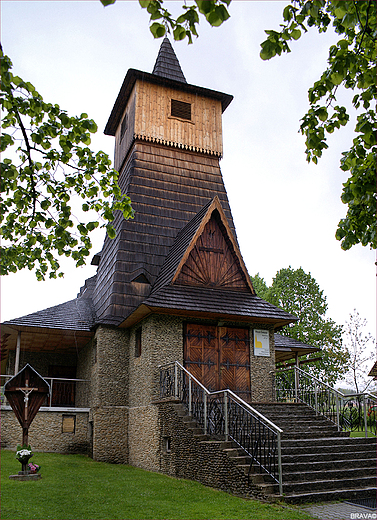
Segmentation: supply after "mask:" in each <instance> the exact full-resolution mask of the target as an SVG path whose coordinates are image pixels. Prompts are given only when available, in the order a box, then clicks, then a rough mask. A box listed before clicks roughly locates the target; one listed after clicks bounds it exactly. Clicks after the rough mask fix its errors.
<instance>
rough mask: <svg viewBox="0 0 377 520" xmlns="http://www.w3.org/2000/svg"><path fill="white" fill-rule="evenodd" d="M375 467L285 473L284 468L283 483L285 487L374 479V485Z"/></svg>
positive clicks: (284, 469)
mask: <svg viewBox="0 0 377 520" xmlns="http://www.w3.org/2000/svg"><path fill="white" fill-rule="evenodd" d="M375 470H376V468H375V466H373V467H372V466H369V467H363V468H359V467H354V468H343V469H339V468H336V469H327V470H326V469H319V470H312V469H311V468H310V470H309V471H294V472H291V471H286V468H283V482H285V484H286V485H290V484H293V483H295V482H299V483H300V484H301V483H306V482H311V483H313V482H317V481H326V482H327V481H328V480H331V481H343V480H345V479H347V480H350V479H352V480H353V481H356V480H357V479H360V478H362V479H364V478H372V479H373V478H374V483H376V476H375Z"/></svg>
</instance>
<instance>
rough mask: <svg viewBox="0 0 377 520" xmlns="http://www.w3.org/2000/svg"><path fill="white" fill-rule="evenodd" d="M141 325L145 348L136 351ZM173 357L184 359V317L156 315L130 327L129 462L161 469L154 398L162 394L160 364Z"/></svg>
mask: <svg viewBox="0 0 377 520" xmlns="http://www.w3.org/2000/svg"><path fill="white" fill-rule="evenodd" d="M140 328H141V350H140V352H136V351H135V342H136V336H137V330H138V329H139V330H140ZM139 334H140V332H139ZM138 354H140V355H138ZM173 361H180V362H181V363H182V362H183V325H182V319H181V318H177V317H172V316H162V315H152V316H149V317H147V318H145V319H144V320H143V321H142V322H141V323H139V324H138V325H136V326H135V327H133V328H132V329H131V330H130V365H129V367H130V383H129V389H130V390H129V406H130V410H129V425H128V438H129V463H130V464H132V465H133V466H137V467H140V468H143V469H147V470H152V471H158V468H159V462H158V451H159V431H158V414H157V409H156V407H155V406H153V405H152V402H153V401H154V400H155V399H156V398H158V397H159V369H158V366H159V365H163V364H166V363H170V362H173Z"/></svg>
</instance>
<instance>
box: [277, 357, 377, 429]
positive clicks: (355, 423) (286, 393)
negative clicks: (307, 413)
mask: <svg viewBox="0 0 377 520" xmlns="http://www.w3.org/2000/svg"><path fill="white" fill-rule="evenodd" d="M276 396H277V400H278V401H292V402H301V403H305V404H307V405H309V406H310V407H311V408H313V409H314V410H315V411H316V413H317V414H320V415H324V416H325V417H327V418H328V419H330V420H331V421H332V422H333V423H334V424H336V425H337V426H338V430H339V431H342V430H345V431H350V432H352V431H361V432H364V434H365V437H368V433H370V434H372V435H376V396H374V395H372V394H370V393H368V392H366V393H357V394H343V393H342V392H339V391H338V390H334V389H333V388H331V387H330V386H329V385H327V384H326V383H323V382H322V381H320V380H319V379H317V378H316V377H314V376H312V375H310V374H308V373H307V372H304V371H303V370H302V369H301V368H298V367H293V368H288V369H282V370H279V371H278V372H276Z"/></svg>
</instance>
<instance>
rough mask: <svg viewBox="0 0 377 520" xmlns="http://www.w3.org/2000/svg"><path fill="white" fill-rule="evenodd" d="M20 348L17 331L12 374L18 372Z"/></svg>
mask: <svg viewBox="0 0 377 520" xmlns="http://www.w3.org/2000/svg"><path fill="white" fill-rule="evenodd" d="M20 350H21V331H20V330H19V331H18V334H17V345H16V359H15V362H14V375H16V374H18V370H19V366H20Z"/></svg>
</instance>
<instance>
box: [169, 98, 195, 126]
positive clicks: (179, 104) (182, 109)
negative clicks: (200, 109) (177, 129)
mask: <svg viewBox="0 0 377 520" xmlns="http://www.w3.org/2000/svg"><path fill="white" fill-rule="evenodd" d="M171 115H172V116H173V117H179V118H180V119H187V121H191V104H190V103H185V102H184V101H177V100H176V99H172V100H171Z"/></svg>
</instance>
